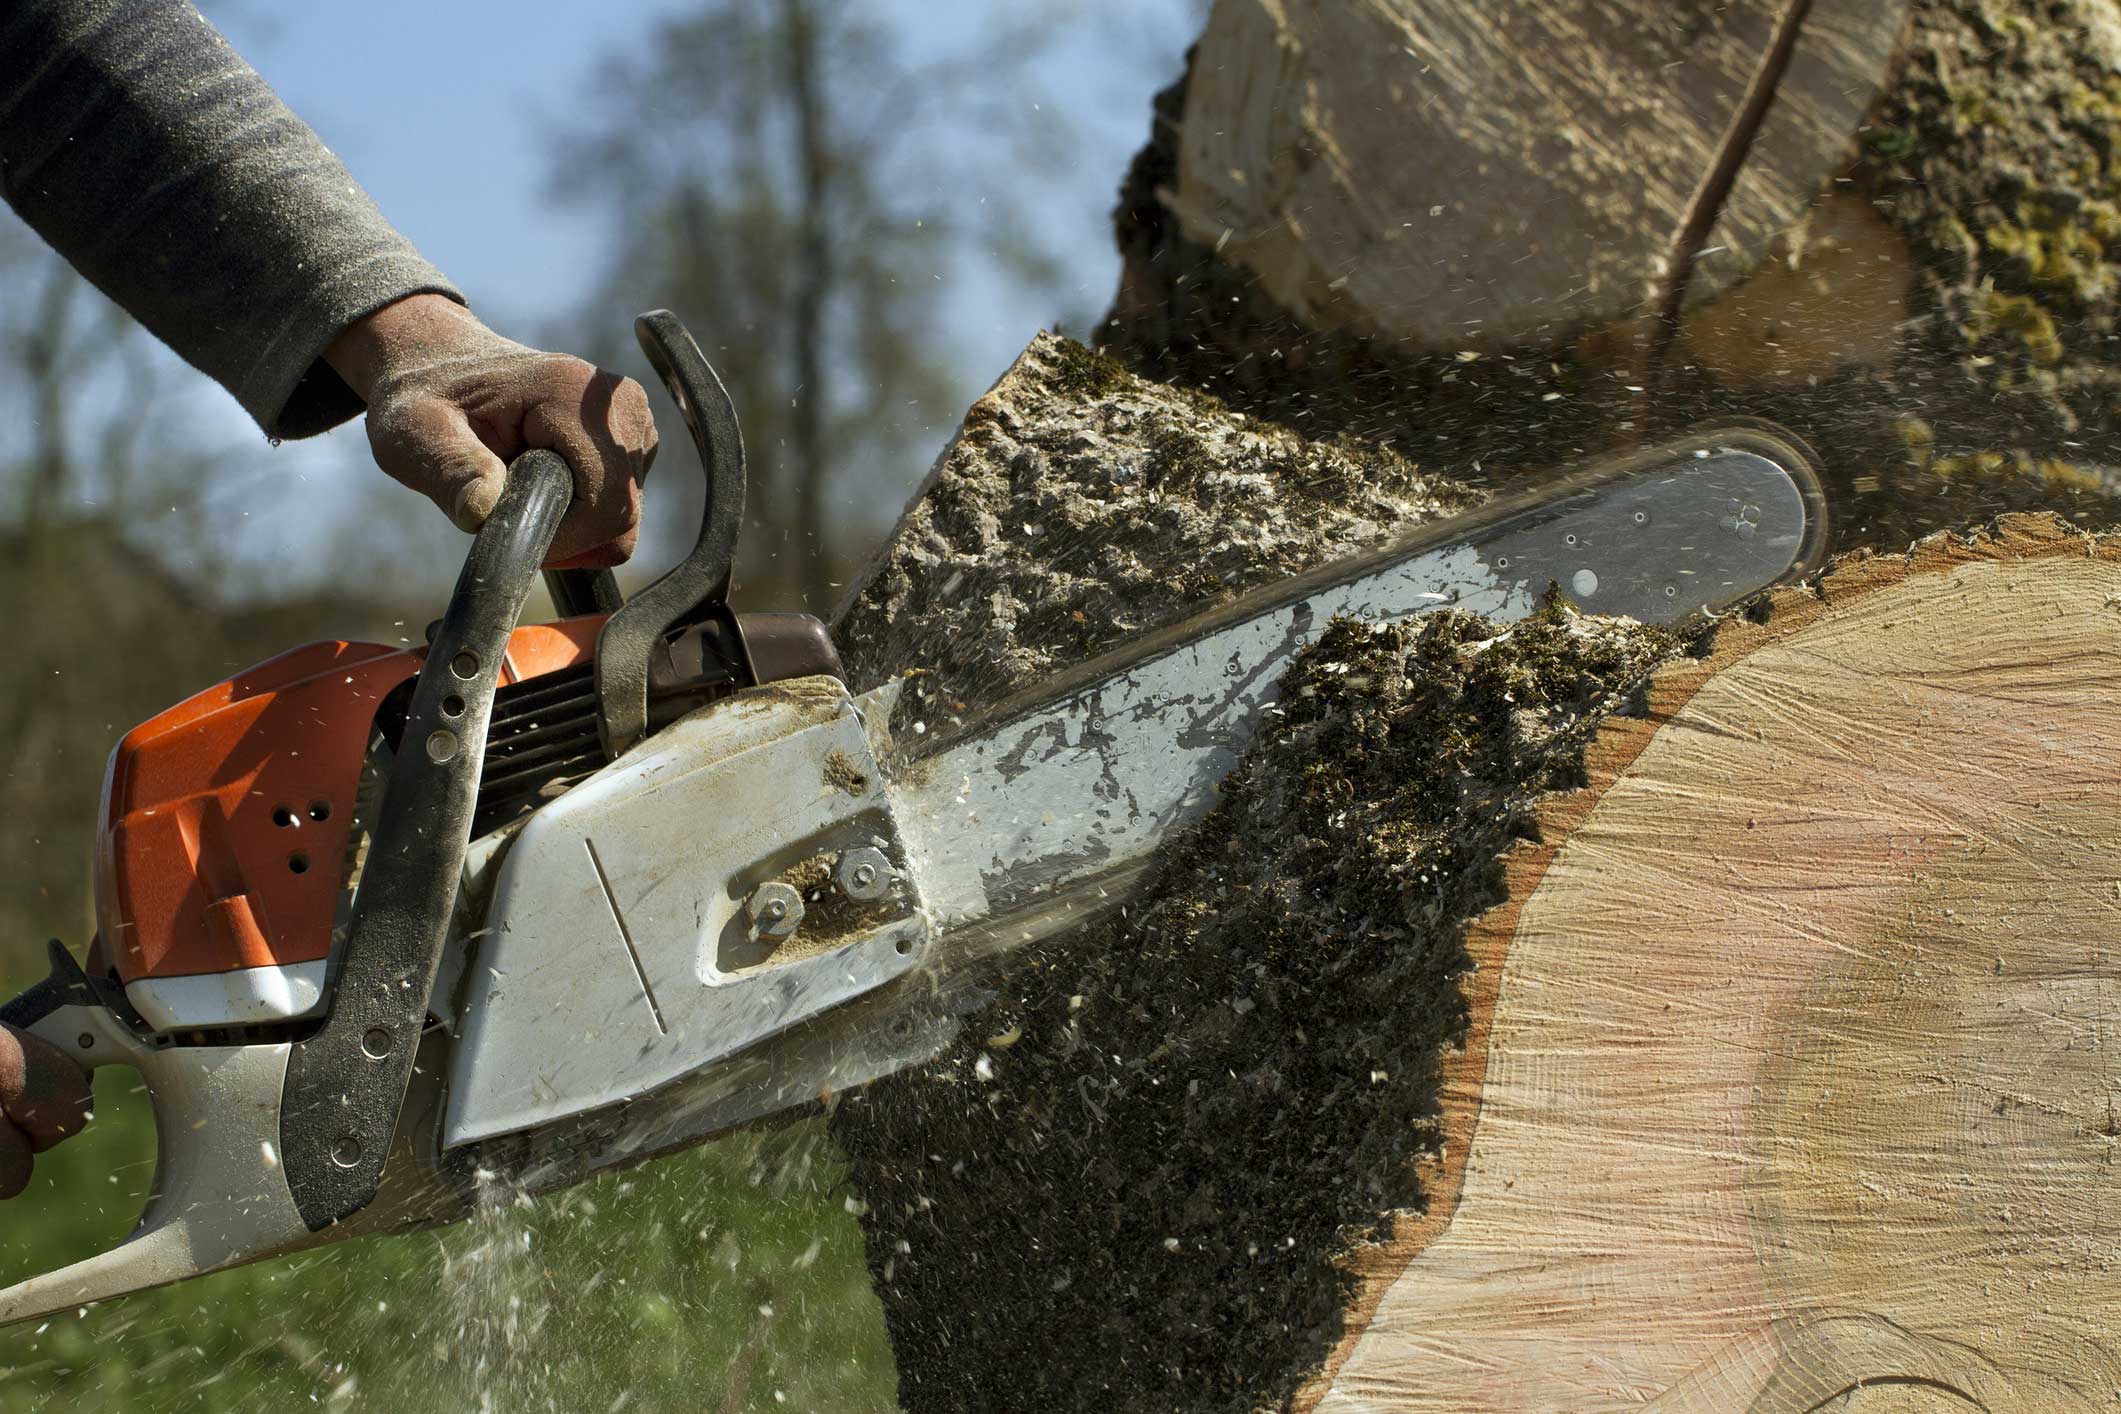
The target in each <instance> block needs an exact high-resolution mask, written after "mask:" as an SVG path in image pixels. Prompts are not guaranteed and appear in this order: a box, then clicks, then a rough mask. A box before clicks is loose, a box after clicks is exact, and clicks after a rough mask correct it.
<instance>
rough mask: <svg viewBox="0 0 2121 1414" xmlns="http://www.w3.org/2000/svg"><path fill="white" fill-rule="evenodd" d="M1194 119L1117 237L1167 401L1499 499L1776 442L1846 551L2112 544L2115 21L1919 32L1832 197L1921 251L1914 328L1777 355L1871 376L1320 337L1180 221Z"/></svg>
mask: <svg viewBox="0 0 2121 1414" xmlns="http://www.w3.org/2000/svg"><path fill="white" fill-rule="evenodd" d="M1185 104H1186V82H1185V80H1184V79H1183V78H1181V80H1180V81H1179V82H1178V83H1176V84H1174V85H1173V86H1172V87H1171V88H1170V89H1168V90H1166V91H1165V92H1164V93H1162V94H1160V95H1159V96H1158V98H1157V101H1156V113H1155V120H1154V123H1153V125H1152V128H1151V135H1150V141H1149V143H1148V145H1147V146H1146V147H1145V148H1144V149H1143V150H1142V152H1141V153H1140V154H1139V155H1138V156H1137V157H1136V159H1135V161H1134V165H1133V167H1132V169H1131V171H1130V172H1129V174H1128V177H1127V180H1126V183H1125V185H1124V187H1123V189H1122V192H1121V196H1120V202H1119V206H1118V209H1117V211H1116V212H1115V225H1116V230H1117V235H1118V240H1119V245H1120V250H1121V254H1122V261H1123V268H1122V280H1121V288H1120V292H1119V295H1118V297H1117V299H1116V300H1115V302H1114V305H1113V308H1112V310H1111V312H1110V314H1109V315H1108V317H1107V319H1106V321H1105V322H1104V323H1103V324H1102V325H1101V326H1100V327H1099V342H1100V343H1101V346H1102V347H1104V348H1105V349H1106V350H1107V351H1108V352H1110V353H1112V354H1113V355H1115V356H1116V357H1119V358H1121V359H1122V360H1124V361H1126V362H1127V363H1128V364H1130V365H1131V366H1133V367H1136V368H1139V369H1141V370H1143V371H1145V372H1148V373H1150V374H1151V375H1152V376H1155V377H1158V378H1161V379H1166V380H1170V381H1174V382H1177V383H1181V384H1185V385H1187V386H1194V387H1200V388H1203V389H1207V390H1210V391H1212V392H1214V393H1215V394H1216V395H1217V396H1219V397H1221V398H1223V399H1225V400H1227V401H1228V402H1229V403H1230V404H1231V405H1232V406H1233V407H1237V408H1240V409H1243V410H1245V411H1248V412H1252V413H1255V414H1258V415H1262V416H1267V417H1272V418H1276V419H1280V420H1283V421H1286V422H1287V423H1288V424H1289V425H1291V426H1293V427H1297V428H1300V429H1302V430H1305V431H1306V432H1311V433H1319V434H1322V433H1326V432H1339V433H1349V434H1353V435H1355V436H1358V437H1363V438H1371V439H1380V440H1388V441H1390V442H1391V443H1392V444H1393V445H1395V446H1397V447H1399V448H1401V449H1402V450H1404V451H1406V452H1407V453H1408V454H1409V455H1412V456H1416V457H1418V458H1420V459H1421V460H1422V461H1423V462H1424V463H1425V464H1428V465H1433V466H1437V467H1441V468H1445V469H1448V470H1450V471H1452V472H1454V473H1456V474H1458V475H1460V476H1463V477H1466V478H1468V479H1470V480H1473V481H1475V482H1476V483H1478V484H1493V483H1495V482H1497V481H1500V480H1504V479H1510V478H1514V477H1517V476H1521V475H1524V474H1528V473H1536V472H1537V471H1538V470H1539V469H1540V468H1543V467H1550V466H1553V465H1556V464H1559V463H1561V462H1564V461H1567V460H1568V459H1570V458H1571V457H1572V456H1578V455H1583V454H1586V453H1590V452H1595V451H1598V450H1601V449H1605V448H1609V447H1611V446H1613V445H1615V444H1621V443H1627V442H1631V441H1634V440H1637V439H1644V440H1654V439H1655V438H1656V437H1657V436H1659V435H1663V434H1665V433H1668V432H1670V431H1671V430H1672V429H1673V428H1675V427H1677V426H1682V425H1686V424H1691V423H1697V422H1700V421H1703V420H1709V419H1715V418H1720V417H1731V416H1751V417H1764V418H1768V419H1771V420H1773V421H1776V422H1779V423H1781V424H1783V425H1785V426H1787V427H1788V428H1790V429H1791V430H1792V431H1794V432H1796V433H1797V434H1798V435H1799V436H1801V437H1803V438H1804V439H1806V440H1807V441H1808V442H1810V443H1811V444H1812V445H1813V446H1814V447H1815V448H1816V449H1817V450H1818V452H1819V454H1820V456H1821V458H1822V459H1823V461H1824V463H1825V467H1826V473H1827V478H1828V481H1829V484H1830V488H1831V492H1832V506H1833V509H1834V511H1835V513H1836V516H1835V519H1836V539H1835V544H1836V547H1837V548H1842V549H1846V548H1851V547H1854V546H1857V545H1873V546H1884V547H1892V548H1898V547H1900V546H1903V545H1905V544H1906V543H1907V542H1908V541H1910V540H1912V539H1914V538H1916V537H1918V536H1920V535H1923V534H1927V533H1928V532H1930V531H1932V530H1936V529H1940V528H1946V527H1952V526H1960V525H1965V524H1967V523H1969V522H1971V521H1976V520H1980V519H1982V518H1985V517H1987V516H1989V515H1993V514H1995V513H1997V512H1999V511H2006V510H2014V509H2048V510H2054V511H2056V512H2057V513H2059V514H2062V515H2064V516H2066V517H2068V518H2070V519H2072V520H2074V521H2076V522H2078V523H2080V524H2092V525H2096V524H2104V523H2106V522H2107V521H2109V520H2111V519H2113V518H2114V517H2115V514H2116V500H2115V497H2116V493H2117V491H2121V471H2117V468H2116V467H2115V466H2114V465H2113V464H2112V458H2111V454H2110V453H2109V452H2108V451H2107V450H2106V448H2107V446H2108V444H2109V442H2110V440H2111V438H2112V436H2113V434H2114V431H2115V429H2116V426H2117V413H2121V403H2117V399H2116V393H2117V389H2121V383H2117V381H2116V380H2117V377H2121V375H2117V374H2116V373H2115V371H2114V359H2113V350H2114V349H2115V348H2116V347H2117V345H2116V342H2115V340H2116V332H2115V316H2116V311H2117V307H2121V305H2117V302H2121V282H2117V280H2116V275H2117V274H2121V262H2117V252H2121V244H2117V239H2121V226H2117V224H2116V220H2115V210H2116V206H2115V202H2116V200H2117V194H2121V166H2117V165H2116V156H2117V154H2116V151H2115V136H2114V135H2115V133H2116V131H2117V128H2116V124H2115V120H2116V117H2117V116H2121V6H2117V5H2116V4H2115V3H2114V2H2113V0H1921V3H1918V4H1917V5H1915V6H1914V9H1913V14H1912V16H1911V19H1910V27H1909V33H1908V37H1907V39H1906V42H1905V45H1904V49H1903V52H1902V53H1901V55H1900V57H1899V61H1898V66H1897V70H1896V73H1895V76H1894V77H1893V79H1892V80H1891V81H1890V82H1889V84H1888V85H1887V88H1886V90H1885V93H1884V95H1883V97H1882V98H1881V99H1880V101H1879V103H1878V105H1877V107H1876V108H1875V110H1874V111H1873V113H1872V114H1871V116H1870V118H1869V120H1868V121H1867V122H1866V123H1865V124H1864V125H1863V126H1862V128H1861V129H1860V130H1859V132H1858V134H1857V135H1856V136H1857V137H1858V138H1859V139H1860V145H1859V155H1858V157H1857V158H1856V160H1855V161H1854V163H1853V164H1852V166H1851V167H1850V169H1849V170H1848V171H1847V172H1846V173H1844V174H1842V175H1841V176H1840V177H1839V178H1837V179H1836V180H1835V181H1834V182H1833V183H1832V184H1830V189H1831V191H1832V192H1838V193H1840V194H1841V195H1842V196H1843V197H1844V199H1845V198H1846V197H1848V196H1851V195H1853V196H1854V197H1856V198H1858V199H1860V200H1861V201H1863V202H1865V203H1867V204H1868V205H1869V206H1870V207H1871V208H1872V209H1873V210H1874V211H1875V212H1876V214H1877V218H1878V220H1879V221H1880V222H1881V223H1882V225H1883V226H1885V227H1886V228H1888V229H1889V230H1890V231H1891V232H1892V233H1893V234H1894V236H1895V238H1896V240H1897V241H1898V242H1899V243H1900V244H1901V245H1902V246H1904V249H1905V252H1906V254H1905V256H1904V257H1901V258H1902V259H1904V260H1905V262H1906V267H1905V268H1903V269H1902V270H1901V271H1900V277H1901V278H1904V279H1905V280H1906V282H1907V287H1906V293H1905V300H1904V309H1900V310H1899V311H1898V312H1897V313H1896V314H1894V315H1893V316H1891V317H1890V319H1888V318H1887V316H1885V315H1881V316H1880V320H1879V325H1880V327H1879V328H1877V329H1873V330H1866V331H1862V332H1861V333H1856V332H1851V331H1848V330H1846V329H1845V328H1838V329H1837V328H1833V327H1831V326H1829V327H1827V328H1824V329H1807V328H1805V327H1802V323H1803V321H1804V320H1805V319H1807V318H1809V317H1812V314H1811V313H1808V312H1807V311H1805V310H1801V309H1799V310H1793V311H1792V312H1791V313H1792V316H1793V318H1794V320H1795V321H1796V322H1797V325H1798V327H1791V326H1790V324H1789V322H1787V321H1785V323H1784V324H1783V326H1782V327H1780V328H1777V329H1774V330H1773V331H1772V332H1771V333H1770V334H1769V335H1768V337H1769V338H1771V339H1773V340H1774V341H1776V342H1777V343H1784V342H1800V341H1804V340H1808V339H1809V340H1811V341H1813V342H1815V343H1820V342H1823V343H1826V344H1828V345H1838V346H1839V349H1840V351H1841V352H1845V353H1848V354H1850V355H1852V357H1849V358H1846V359H1843V358H1837V357H1834V356H1833V353H1834V350H1833V349H1832V348H1830V349H1829V350H1828V354H1829V356H1828V357H1827V359H1826V361H1825V366H1824V367H1822V368H1820V369H1817V370H1813V371H1808V372H1803V373H1802V374H1801V375H1800V376H1798V377H1796V378H1794V379H1787V380H1762V379H1758V378H1753V377H1746V376H1731V375H1730V372H1729V371H1728V370H1724V371H1721V372H1719V371H1718V370H1717V369H1715V368H1714V367H1712V360H1707V359H1703V358H1700V357H1698V356H1696V353H1697V351H1694V350H1690V349H1688V348H1687V347H1686V346H1685V345H1684V344H1683V343H1682V344H1678V345H1675V346H1674V348H1673V350H1672V351H1671V353H1670V355H1669V356H1667V357H1665V358H1664V359H1662V360H1660V361H1659V363H1658V365H1657V366H1656V367H1655V368H1653V369H1650V370H1647V371H1645V370H1644V369H1643V368H1642V367H1640V365H1639V362H1638V361H1637V355H1636V354H1635V349H1636V345H1637V343H1638V336H1639V332H1640V331H1638V330H1636V329H1632V328H1629V329H1621V330H1614V331H1611V334H1612V337H1599V336H1597V335H1593V336H1590V337H1572V338H1570V339H1569V340H1568V341H1567V342H1565V343H1554V344H1547V345H1538V346H1530V347H1522V348H1518V349H1514V350H1510V351H1508V354H1507V356H1504V355H1484V356H1482V357H1480V358H1478V359H1474V360H1470V361H1468V360H1462V359H1460V358H1459V357H1457V356H1456V355H1454V354H1450V353H1441V354H1435V355H1429V356H1422V357H1407V356H1404V355H1403V354H1402V353H1401V352H1400V351H1399V350H1397V349H1395V348H1393V347H1388V346H1383V345H1379V344H1376V343H1373V342H1371V341H1368V340H1365V339H1362V338H1358V337H1355V336H1352V335H1348V334H1345V333H1336V332H1322V331H1319V330H1315V329H1311V328H1307V327H1305V326H1304V325H1303V324H1302V323H1301V322H1300V321H1298V320H1297V319H1295V318H1292V317H1291V316H1290V315H1289V314H1288V313H1287V312H1286V311H1285V310H1283V309H1282V308H1280V307H1279V306H1277V305H1276V304H1275V303H1274V301H1273V300H1272V299H1271V298H1269V297H1268V296H1267V295H1266V294H1265V293H1264V292H1263V291H1262V290H1261V289H1260V287H1259V284H1258V282H1257V281H1256V280H1255V279H1254V278H1253V277H1252V276H1250V275H1249V274H1248V273H1247V272H1246V271H1244V270H1242V269H1241V268H1238V267H1236V266H1234V265H1231V264H1227V263H1225V262H1223V261H1222V260H1219V259H1218V258H1217V257H1216V255H1215V253H1214V252H1213V250H1211V249H1210V248H1208V247H1206V246H1203V245H1200V244H1197V243H1195V242H1193V241H1190V240H1188V239H1187V238H1186V236H1185V235H1184V233H1183V232H1182V231H1181V230H1180V228H1179V225H1178V222H1177V220H1176V218H1175V217H1173V216H1172V214H1171V213H1170V211H1169V210H1168V209H1167V207H1166V205H1165V203H1164V200H1163V199H1162V197H1161V195H1160V193H1163V192H1167V191H1169V190H1171V189H1173V188H1174V186H1175V183H1176V181H1177V155H1176V154H1177V131H1178V124H1179V123H1180V121H1181V120H1182V118H1183V115H1184V113H1185ZM1410 160H1421V159H1420V158H1419V157H1415V158H1412V159H1410ZM1792 236H1793V237H1794V238H1795V239H1794V240H1787V241H1785V243H1784V245H1783V246H1782V247H1781V248H1780V249H1778V250H1777V251H1776V252H1774V253H1772V254H1771V255H1770V257H1769V260H1770V262H1772V263H1776V264H1779V265H1780V266H1782V267H1784V268H1785V269H1787V270H1789V271H1791V272H1793V273H1795V274H1797V275H1798V276H1800V277H1801V278H1803V279H1806V280H1810V279H1813V278H1814V271H1813V269H1812V268H1808V267H1807V263H1806V257H1807V255H1808V254H1810V255H1813V256H1816V254H1817V252H1816V251H1813V252H1807V251H1806V250H1805V248H1804V239H1803V237H1804V232H1803V231H1802V230H1799V231H1794V232H1792ZM1508 258H1509V254H1508V252H1507V251H1497V252H1496V259H1497V260H1498V261H1502V260H1507V259H1508ZM1870 278H1872V279H1877V278H1880V277H1878V276H1876V275H1872V276H1871V277H1870ZM1742 290H1743V286H1742V285H1741V286H1740V287H1738V288H1737V289H1736V290H1734V291H1733V292H1732V295H1726V296H1723V298H1731V297H1732V296H1735V295H1739V294H1740V292H1742ZM1848 303H1849V301H1848V300H1847V299H1845V298H1843V297H1842V292H1839V291H1833V290H1828V291H1826V292H1825V298H1823V299H1821V300H1819V301H1818V302H1817V303H1816V304H1815V305H1814V306H1813V312H1817V313H1823V314H1832V315H1835V316H1837V317H1845V316H1844V315H1843V311H1845V308H1846V306H1847V304H1848ZM1696 307H1697V309H1698V308H1699V305H1698V303H1697V306H1696ZM1884 307H1885V306H1883V305H1881V308H1884ZM1859 344H1860V345H1864V346H1866V348H1865V349H1863V350H1859V349H1858V348H1857V346H1858V345H1859ZM1873 344H1875V345H1879V346H1881V347H1882V349H1883V352H1882V354H1879V355H1873V354H1871V353H1870V352H1868V346H1870V345H1873Z"/></svg>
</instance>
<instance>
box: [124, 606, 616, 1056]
mask: <svg viewBox="0 0 2121 1414" xmlns="http://www.w3.org/2000/svg"><path fill="white" fill-rule="evenodd" d="M602 622H603V621H602V620H601V619H596V618H592V619H580V620H573V621H570V622H567V623H561V624H549V625H536V626H528V627H524V628H519V629H517V630H516V631H515V634H514V635H513V636H512V637H511V638H510V640H509V645H508V656H507V661H506V663H505V665H504V668H503V671H502V676H501V680H502V682H504V683H518V682H523V681H525V680H527V679H532V678H536V677H539V676H541V675H544V674H549V673H555V672H558V671H560V670H563V669H566V668H568V667H571V666H573V665H575V664H578V663H585V662H586V661H587V660H588V657H589V654H590V652H591V649H592V647H593V645H594V643H595V640H596V631H597V629H598V628H599V627H600V626H601V625H602ZM425 656H426V650H425V649H424V648H416V649H410V650H406V649H395V648H390V647H387V646H385V645H383V644H379V643H351V642H326V643H312V644H307V645H305V646H303V647H301V648H296V649H293V650H291V651H289V652H286V653H283V654H281V655H280V656H279V657H277V658H273V659H270V660H268V661H266V662H264V663H260V664H258V665H257V666H256V667H254V668H250V669H248V670H246V671H244V672H242V673H239V674H237V675H236V676H234V677H232V678H229V679H227V680H226V681H224V682H219V683H216V684H214V685H213V686H212V687H210V688H207V689H206V690H205V691H203V692H199V693H196V694H194V695H193V696H191V697H189V698H187V699H185V700H184V701H183V702H180V703H178V704H177V705H176V706H174V707H171V708H169V709H167V710H166V711H163V712H161V713H158V714H157V715H155V716H154V717H152V718H150V719H149V720H147V721H145V722H143V723H141V724H140V725H139V726H137V727H135V728H133V730H132V731H130V732H128V733H126V735H125V738H124V740H123V741H121V742H119V743H118V746H117V749H116V750H114V751H113V752H112V753H111V758H110V764H109V766H108V768H107V769H106V771H105V773H104V778H103V809H102V827H101V830H100V831H99V834H98V838H97V847H96V924H97V928H98V930H99V931H100V932H101V933H102V935H103V938H104V940H105V942H107V943H108V944H109V945H110V948H111V954H112V956H113V957H114V958H115V960H116V962H117V966H118V974H119V977H120V979H121V980H122V981H123V982H124V983H125V990H126V997H127V999H128V1000H129V1001H130V1002H131V1003H132V1005H133V1007H134V1009H135V1010H137V1011H138V1012H139V1013H140V1015H141V1017H142V1018H143V1019H145V1020H146V1021H147V1023H148V1024H149V1025H150V1026H152V1027H154V1028H155V1029H156V1030H157V1031H164V1032H169V1031H181V1030H194V1029H197V1030H207V1029H214V1028H222V1027H230V1026H246V1025H259V1024H267V1023H272V1022H279V1021H288V1020H292V1019H294V1018H297V1017H301V1016H304V1015H307V1014H309V1013H310V1012H312V1011H314V1010H315V1009H316V1008H317V1007H318V1006H319V1005H320V1004H321V1002H322V999H323V992H324V974H325V965H326V963H325V960H326V958H327V957H328V956H329V954H330V952H331V947H332V929H333V926H334V924H335V922H337V921H338V919H339V918H340V916H341V915H342V913H343V911H344V907H345V903H346V900H347V895H348V891H349V890H350V889H351V887H352V886H353V884H354V882H355V870H354V865H355V860H356V857H357V855H358V848H357V846H358V839H359V836H358V833H357V831H356V828H355V827H356V825H357V823H358V822H357V820H356V814H357V810H356V799H357V795H358V792H359V788H360V783H361V770H362V763H363V761H364V759H365V758H366V757H367V754H368V750H369V744H370V739H371V735H372V732H373V728H374V724H375V720H376V715H377V708H378V706H379V704H381V703H382V702H383V701H384V700H385V699H386V698H387V697H388V695H389V694H390V693H391V691H392V690H393V689H394V688H397V687H398V686H399V685H400V684H402V683H405V682H407V681H408V680H409V679H410V678H411V677H412V676H413V674H415V673H417V672H418V671H419V670H420V665H421V663H422V662H423V661H424V659H425Z"/></svg>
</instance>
